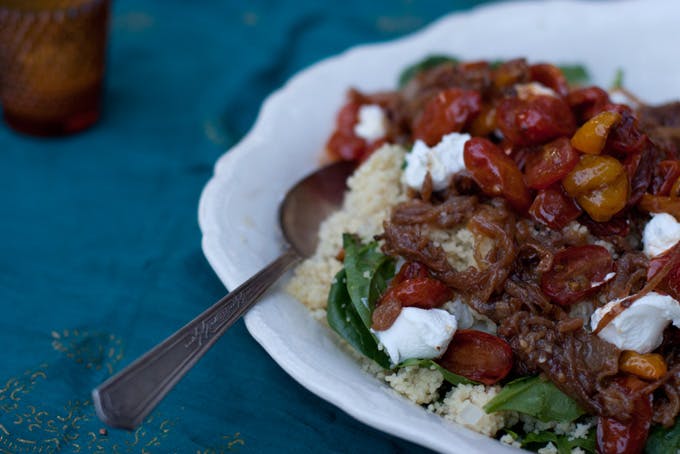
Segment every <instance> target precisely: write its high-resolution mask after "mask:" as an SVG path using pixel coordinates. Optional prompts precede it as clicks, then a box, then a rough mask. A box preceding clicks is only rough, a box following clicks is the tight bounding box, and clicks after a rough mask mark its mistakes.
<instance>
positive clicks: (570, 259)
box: [541, 244, 614, 306]
mask: <svg viewBox="0 0 680 454" xmlns="http://www.w3.org/2000/svg"><path fill="white" fill-rule="evenodd" d="M613 270H614V261H613V260H612V256H611V254H610V253H609V251H607V250H606V249H605V248H603V247H602V246H595V245H592V244H590V245H586V246H574V247H569V248H566V249H563V250H561V251H560V252H558V253H557V254H555V257H554V258H553V265H552V268H551V269H550V270H549V271H548V272H546V273H543V276H542V277H541V290H543V293H545V294H546V295H548V296H549V297H550V299H551V300H552V301H554V302H556V303H557V304H559V305H561V306H568V305H570V304H573V303H575V302H577V301H579V300H580V299H582V298H583V297H585V296H586V295H588V294H590V293H592V292H593V291H594V290H596V289H597V288H598V287H600V286H601V285H602V284H604V282H605V277H606V276H607V274H609V273H611V272H612V271H613Z"/></svg>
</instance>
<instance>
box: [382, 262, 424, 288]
mask: <svg viewBox="0 0 680 454" xmlns="http://www.w3.org/2000/svg"><path fill="white" fill-rule="evenodd" d="M428 276H429V275H428V272H427V267H426V266H425V265H423V264H422V263H420V262H406V263H404V264H403V265H401V268H399V272H398V273H397V275H396V276H394V279H392V282H390V286H395V285H397V284H399V283H401V282H403V281H405V280H407V279H414V278H417V277H428Z"/></svg>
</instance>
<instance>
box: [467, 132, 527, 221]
mask: <svg viewBox="0 0 680 454" xmlns="http://www.w3.org/2000/svg"><path fill="white" fill-rule="evenodd" d="M463 158H464V160H465V167H466V168H467V170H468V171H469V172H470V175H471V176H472V178H473V179H474V180H475V182H476V183H477V184H478V185H479V187H480V188H481V189H482V191H483V192H484V193H485V194H487V195H490V196H503V197H505V199H506V200H507V201H508V202H509V203H510V204H511V205H512V206H513V207H514V208H515V209H517V210H520V211H525V210H526V209H527V208H529V204H530V203H531V199H530V196H529V191H528V189H527V187H526V186H525V185H524V179H523V177H522V172H520V170H519V168H518V167H517V164H515V161H513V160H512V159H511V158H509V157H508V156H506V155H505V154H504V153H503V152H502V151H501V150H500V149H499V148H498V147H497V146H496V145H494V144H493V143H491V142H490V141H489V140H486V139H482V138H480V137H473V138H472V139H470V140H468V141H467V142H465V148H464V151H463Z"/></svg>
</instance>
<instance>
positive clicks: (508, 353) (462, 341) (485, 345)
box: [437, 329, 513, 385]
mask: <svg viewBox="0 0 680 454" xmlns="http://www.w3.org/2000/svg"><path fill="white" fill-rule="evenodd" d="M437 363H439V365H440V366H442V367H443V368H444V369H446V370H449V371H451V372H453V373H454V374H458V375H462V376H463V377H465V378H468V379H470V380H474V381H477V382H480V383H484V384H485V385H493V384H494V383H498V382H499V381H500V380H502V379H503V378H505V376H506V375H508V373H509V372H510V370H511V369H512V365H513V356H512V349H511V348H510V345H508V343H507V342H505V341H504V340H503V339H501V338H499V337H496V336H492V335H491V334H487V333H485V332H482V331H475V330H471V329H459V330H458V331H456V334H454V335H453V339H452V340H451V343H450V344H449V348H448V349H446V352H444V354H443V355H442V357H441V358H439V359H438V360H437Z"/></svg>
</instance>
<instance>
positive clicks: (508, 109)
mask: <svg viewBox="0 0 680 454" xmlns="http://www.w3.org/2000/svg"><path fill="white" fill-rule="evenodd" d="M496 123H497V124H498V128H499V129H500V130H501V132H502V133H503V136H505V137H506V138H507V139H508V140H510V142H512V143H513V144H515V145H537V144H542V143H545V142H547V141H549V140H552V139H556V138H557V137H560V136H571V134H572V133H573V132H574V130H575V129H576V123H575V122H574V116H573V115H572V113H571V110H570V109H569V105H568V104H567V103H566V102H565V101H564V100H563V99H561V98H557V97H554V96H535V97H533V98H531V99H527V100H522V99H519V98H505V99H503V100H502V101H501V102H500V104H499V105H498V107H497V108H496Z"/></svg>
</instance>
